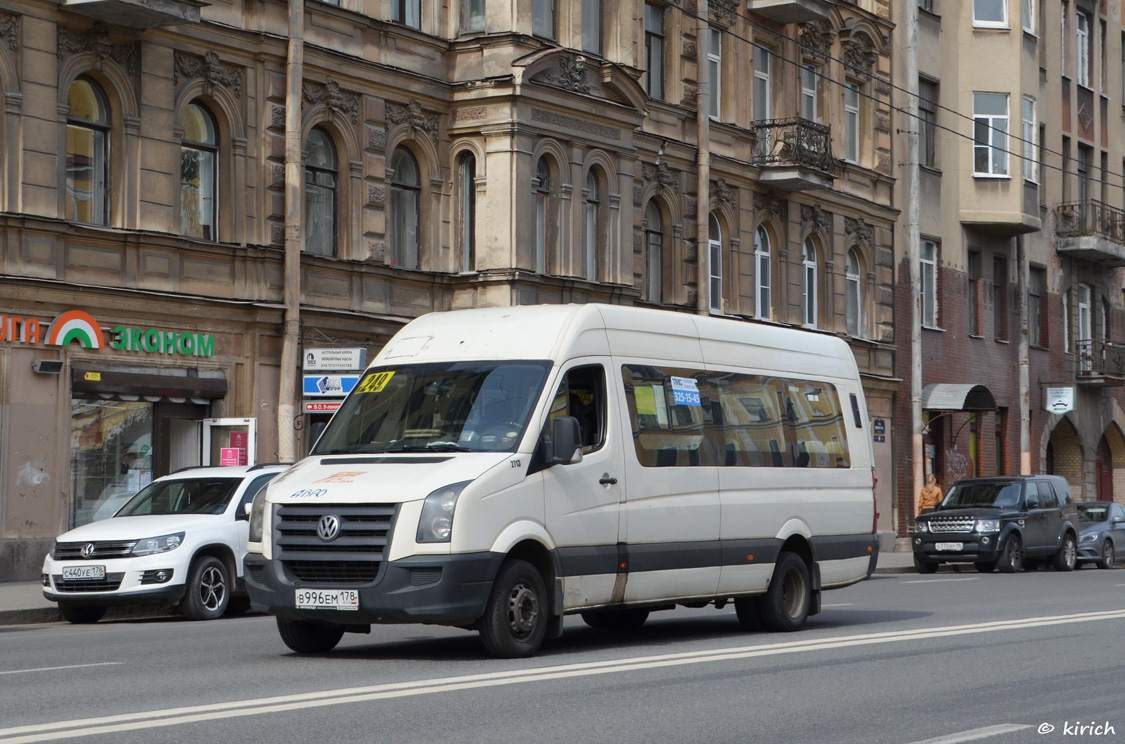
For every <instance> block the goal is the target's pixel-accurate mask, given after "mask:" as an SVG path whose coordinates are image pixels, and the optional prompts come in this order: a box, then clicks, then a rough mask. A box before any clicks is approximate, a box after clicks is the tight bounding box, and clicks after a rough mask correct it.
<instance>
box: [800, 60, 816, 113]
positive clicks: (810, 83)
mask: <svg viewBox="0 0 1125 744" xmlns="http://www.w3.org/2000/svg"><path fill="white" fill-rule="evenodd" d="M819 78H820V72H819V70H817V69H816V67H815V66H814V65H811V64H808V63H805V64H803V65H801V118H802V119H805V120H807V121H815V122H819V121H820V113H819V111H818V108H819V106H818V104H819V101H818V99H819V97H820V96H819V95H818V89H819V87H820V85H819Z"/></svg>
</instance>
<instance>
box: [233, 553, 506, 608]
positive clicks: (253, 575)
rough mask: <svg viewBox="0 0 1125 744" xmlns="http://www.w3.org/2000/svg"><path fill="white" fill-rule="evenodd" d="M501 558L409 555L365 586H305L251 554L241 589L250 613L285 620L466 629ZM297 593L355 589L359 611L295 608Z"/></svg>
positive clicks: (279, 567) (280, 565) (484, 598)
mask: <svg viewBox="0 0 1125 744" xmlns="http://www.w3.org/2000/svg"><path fill="white" fill-rule="evenodd" d="M503 560H504V555H503V554H501V553H470V554H467V555H434V556H429V555H426V556H411V557H409V558H403V559H400V560H397V561H390V562H388V563H386V564H384V565H383V566H382V569H381V570H380V572H379V576H378V578H376V580H375V581H373V582H371V583H370V584H365V585H355V584H347V583H339V584H331V583H316V584H310V583H302V582H298V581H296V580H295V579H293V578H292V577H291V576H290V575H289V573H288V572H287V571H286V569H285V566H284V562H283V561H277V560H269V561H267V560H266V559H264V558H263V557H262V556H261V555H259V554H255V553H250V554H248V555H247V556H246V559H245V566H246V576H245V578H246V590H247V592H248V593H249V595H250V604H251V606H252V607H253V608H254V609H255V610H259V611H262V612H268V613H269V614H271V615H276V616H277V617H278V618H280V619H282V620H287V621H295V620H312V621H318V622H327V623H334V624H338V625H361V624H370V623H430V624H435V625H468V624H470V623H472V622H474V621H476V619H477V618H479V617H480V616H481V615H482V614H484V606H485V604H486V603H487V602H488V595H489V593H490V592H491V591H492V581H493V579H494V578H495V577H496V574H497V572H498V571H499V570H500V564H501V563H502V562H503ZM297 589H320V590H328V591H331V590H334V589H354V590H356V591H357V592H358V593H359V609H358V610H312V609H299V608H297V606H296V590H297Z"/></svg>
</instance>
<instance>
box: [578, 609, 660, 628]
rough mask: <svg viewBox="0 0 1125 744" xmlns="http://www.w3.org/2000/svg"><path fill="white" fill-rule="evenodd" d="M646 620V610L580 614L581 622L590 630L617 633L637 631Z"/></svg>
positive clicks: (595, 611)
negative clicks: (596, 629)
mask: <svg viewBox="0 0 1125 744" xmlns="http://www.w3.org/2000/svg"><path fill="white" fill-rule="evenodd" d="M645 620H648V610H635V609H623V610H590V611H589V612H583V613H582V621H583V622H584V623H586V624H587V625H589V626H590V627H591V628H598V629H599V630H611V631H614V632H618V633H623V632H627V631H630V630H638V629H639V628H640V627H641V626H642V625H644V624H645Z"/></svg>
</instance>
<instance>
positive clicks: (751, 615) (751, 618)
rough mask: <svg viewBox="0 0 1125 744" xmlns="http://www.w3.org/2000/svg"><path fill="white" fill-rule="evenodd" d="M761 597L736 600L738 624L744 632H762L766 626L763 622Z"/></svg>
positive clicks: (735, 611) (735, 608)
mask: <svg viewBox="0 0 1125 744" xmlns="http://www.w3.org/2000/svg"><path fill="white" fill-rule="evenodd" d="M761 599H762V598H761V597H739V598H738V599H736V600H734V613H735V614H736V615H738V624H739V625H741V626H742V629H743V630H749V631H761V630H765V629H766V626H765V624H764V623H763V622H762V602H761Z"/></svg>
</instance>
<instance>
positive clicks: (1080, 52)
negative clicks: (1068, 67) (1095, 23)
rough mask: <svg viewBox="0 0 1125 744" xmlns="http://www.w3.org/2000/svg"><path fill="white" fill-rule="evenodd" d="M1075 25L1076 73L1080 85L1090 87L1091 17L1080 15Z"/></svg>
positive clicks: (1084, 14) (1077, 16)
mask: <svg viewBox="0 0 1125 744" xmlns="http://www.w3.org/2000/svg"><path fill="white" fill-rule="evenodd" d="M1074 20H1075V23H1074V29H1075V30H1074V65H1075V67H1074V72H1075V76H1076V77H1077V80H1078V84H1079V85H1084V86H1086V87H1087V88H1089V87H1090V16H1089V15H1088V14H1086V13H1078V14H1077V15H1076V16H1075V19H1074Z"/></svg>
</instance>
